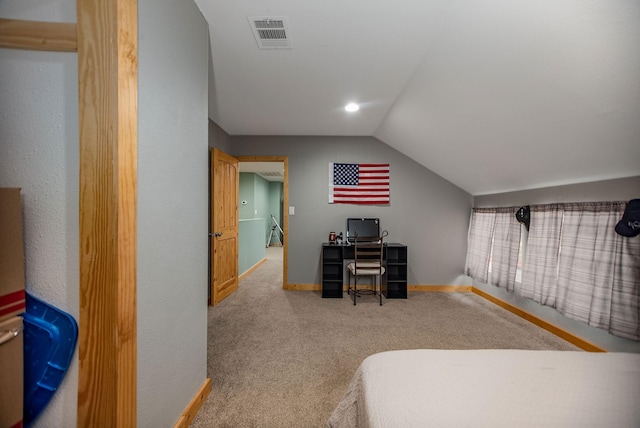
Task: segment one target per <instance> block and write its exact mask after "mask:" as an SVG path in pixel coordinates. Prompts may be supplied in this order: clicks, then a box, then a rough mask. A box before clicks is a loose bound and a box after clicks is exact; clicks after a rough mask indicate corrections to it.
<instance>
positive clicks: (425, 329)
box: [191, 247, 578, 428]
mask: <svg viewBox="0 0 640 428" xmlns="http://www.w3.org/2000/svg"><path fill="white" fill-rule="evenodd" d="M267 251H268V258H269V259H268V260H267V262H266V263H265V264H263V265H262V266H261V267H260V268H259V269H257V270H256V271H255V272H253V273H252V274H250V275H249V276H248V277H247V278H246V279H244V280H243V281H242V282H241V283H240V287H239V289H238V291H237V292H236V293H234V294H233V295H231V296H229V297H228V298H227V299H225V300H224V301H223V302H222V303H220V304H219V305H218V306H216V307H213V308H210V309H209V325H208V336H209V344H208V352H209V355H208V376H209V377H210V378H211V380H212V391H211V394H210V395H209V398H208V399H207V401H206V402H205V403H204V405H203V406H202V408H201V409H200V412H199V413H198V415H197V416H196V418H195V420H194V422H193V423H192V425H191V426H192V427H274V428H276V427H323V426H324V424H325V422H326V420H327V419H328V417H329V415H330V414H331V412H332V410H333V408H334V407H335V405H336V404H337V403H338V401H339V400H340V399H341V398H342V395H343V393H344V391H345V389H346V387H347V384H348V383H349V380H350V379H351V376H352V375H353V373H354V372H355V370H356V369H357V367H358V365H359V364H360V362H361V361H362V360H363V359H364V358H365V357H367V356H368V355H371V354H373V353H376V352H381V351H388V350H394V349H416V348H437V349H482V348H493V349H500V348H507V349H553V350H578V348H576V347H575V346H573V345H571V344H569V343H568V342H565V341H564V340H562V339H560V338H558V337H556V336H554V335H552V334H551V333H548V332H546V331H545V330H542V329H540V328H539V327H537V326H535V325H533V324H531V323H529V322H528V321H525V320H523V319H521V318H519V317H517V316H515V315H513V314H511V313H510V312H508V311H505V310H504V309H502V308H500V307H498V306H496V305H494V304H493V303H491V302H488V301H486V300H484V299H483V298H481V297H479V296H477V295H475V294H472V293H410V294H409V298H408V299H407V300H385V299H383V306H382V307H381V306H379V305H378V301H377V299H376V298H375V297H374V296H367V297H363V298H362V299H360V300H358V305H357V306H355V307H354V306H353V304H352V302H351V300H350V299H349V298H347V296H346V295H345V298H343V299H322V298H321V297H320V292H309V291H283V290H282V288H281V287H282V267H281V266H282V265H281V263H282V260H281V257H282V256H281V254H282V249H281V248H276V247H272V248H269V249H268V250H267Z"/></svg>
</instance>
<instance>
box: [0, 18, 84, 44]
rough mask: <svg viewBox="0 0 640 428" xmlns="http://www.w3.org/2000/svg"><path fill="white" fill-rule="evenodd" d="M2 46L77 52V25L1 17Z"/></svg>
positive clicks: (0, 35)
mask: <svg viewBox="0 0 640 428" xmlns="http://www.w3.org/2000/svg"><path fill="white" fill-rule="evenodd" d="M0 48H9V49H26V50H35V51H54V52H76V51H77V50H78V31H77V26H76V24H75V23H63V22H39V21H23V20H19V19H3V18H0Z"/></svg>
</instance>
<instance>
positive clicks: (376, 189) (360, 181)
mask: <svg viewBox="0 0 640 428" xmlns="http://www.w3.org/2000/svg"><path fill="white" fill-rule="evenodd" d="M389 183H390V181H389V164H386V163H385V164H378V163H374V164H347V163H333V162H330V163H329V203H331V204H378V205H385V204H388V203H389Z"/></svg>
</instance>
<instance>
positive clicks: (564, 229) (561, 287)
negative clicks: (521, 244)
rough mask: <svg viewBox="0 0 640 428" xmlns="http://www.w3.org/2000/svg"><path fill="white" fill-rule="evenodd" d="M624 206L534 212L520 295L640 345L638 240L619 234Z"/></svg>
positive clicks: (550, 207) (560, 207)
mask: <svg viewBox="0 0 640 428" xmlns="http://www.w3.org/2000/svg"><path fill="white" fill-rule="evenodd" d="M625 206H626V204H625V202H595V203H565V204H548V205H533V206H531V225H530V229H529V238H528V243H527V256H526V259H525V260H524V272H523V278H522V279H523V282H522V288H521V293H522V295H523V296H524V297H528V298H531V299H533V300H535V301H536V302H538V303H540V304H543V305H546V306H551V307H554V308H556V310H557V311H558V312H560V313H561V314H563V315H565V316H566V317H568V318H572V319H576V320H579V321H582V322H585V323H587V324H588V325H590V326H592V327H596V328H600V329H604V330H606V331H608V332H609V333H611V334H614V335H616V336H620V337H625V338H628V339H632V340H640V322H639V321H640V320H639V314H640V239H638V238H626V237H622V236H620V235H618V234H617V233H615V225H616V223H617V222H618V221H619V219H620V218H621V217H622V214H623V213H624V209H625Z"/></svg>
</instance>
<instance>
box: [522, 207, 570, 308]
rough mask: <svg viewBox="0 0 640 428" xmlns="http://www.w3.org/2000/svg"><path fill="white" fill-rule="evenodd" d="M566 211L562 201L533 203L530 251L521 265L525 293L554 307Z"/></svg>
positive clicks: (543, 303) (528, 250) (531, 208)
mask: <svg viewBox="0 0 640 428" xmlns="http://www.w3.org/2000/svg"><path fill="white" fill-rule="evenodd" d="M563 212H564V210H563V209H562V206H561V205H560V204H548V205H532V206H531V207H530V213H531V219H530V223H529V238H528V240H527V252H526V254H527V255H526V258H525V260H524V266H523V269H522V287H521V289H520V292H521V294H522V296H524V297H528V298H530V299H533V300H534V301H536V302H538V303H540V304H542V305H547V306H552V307H555V303H556V291H557V282H558V281H557V280H558V256H559V252H560V233H561V231H562V217H563Z"/></svg>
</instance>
